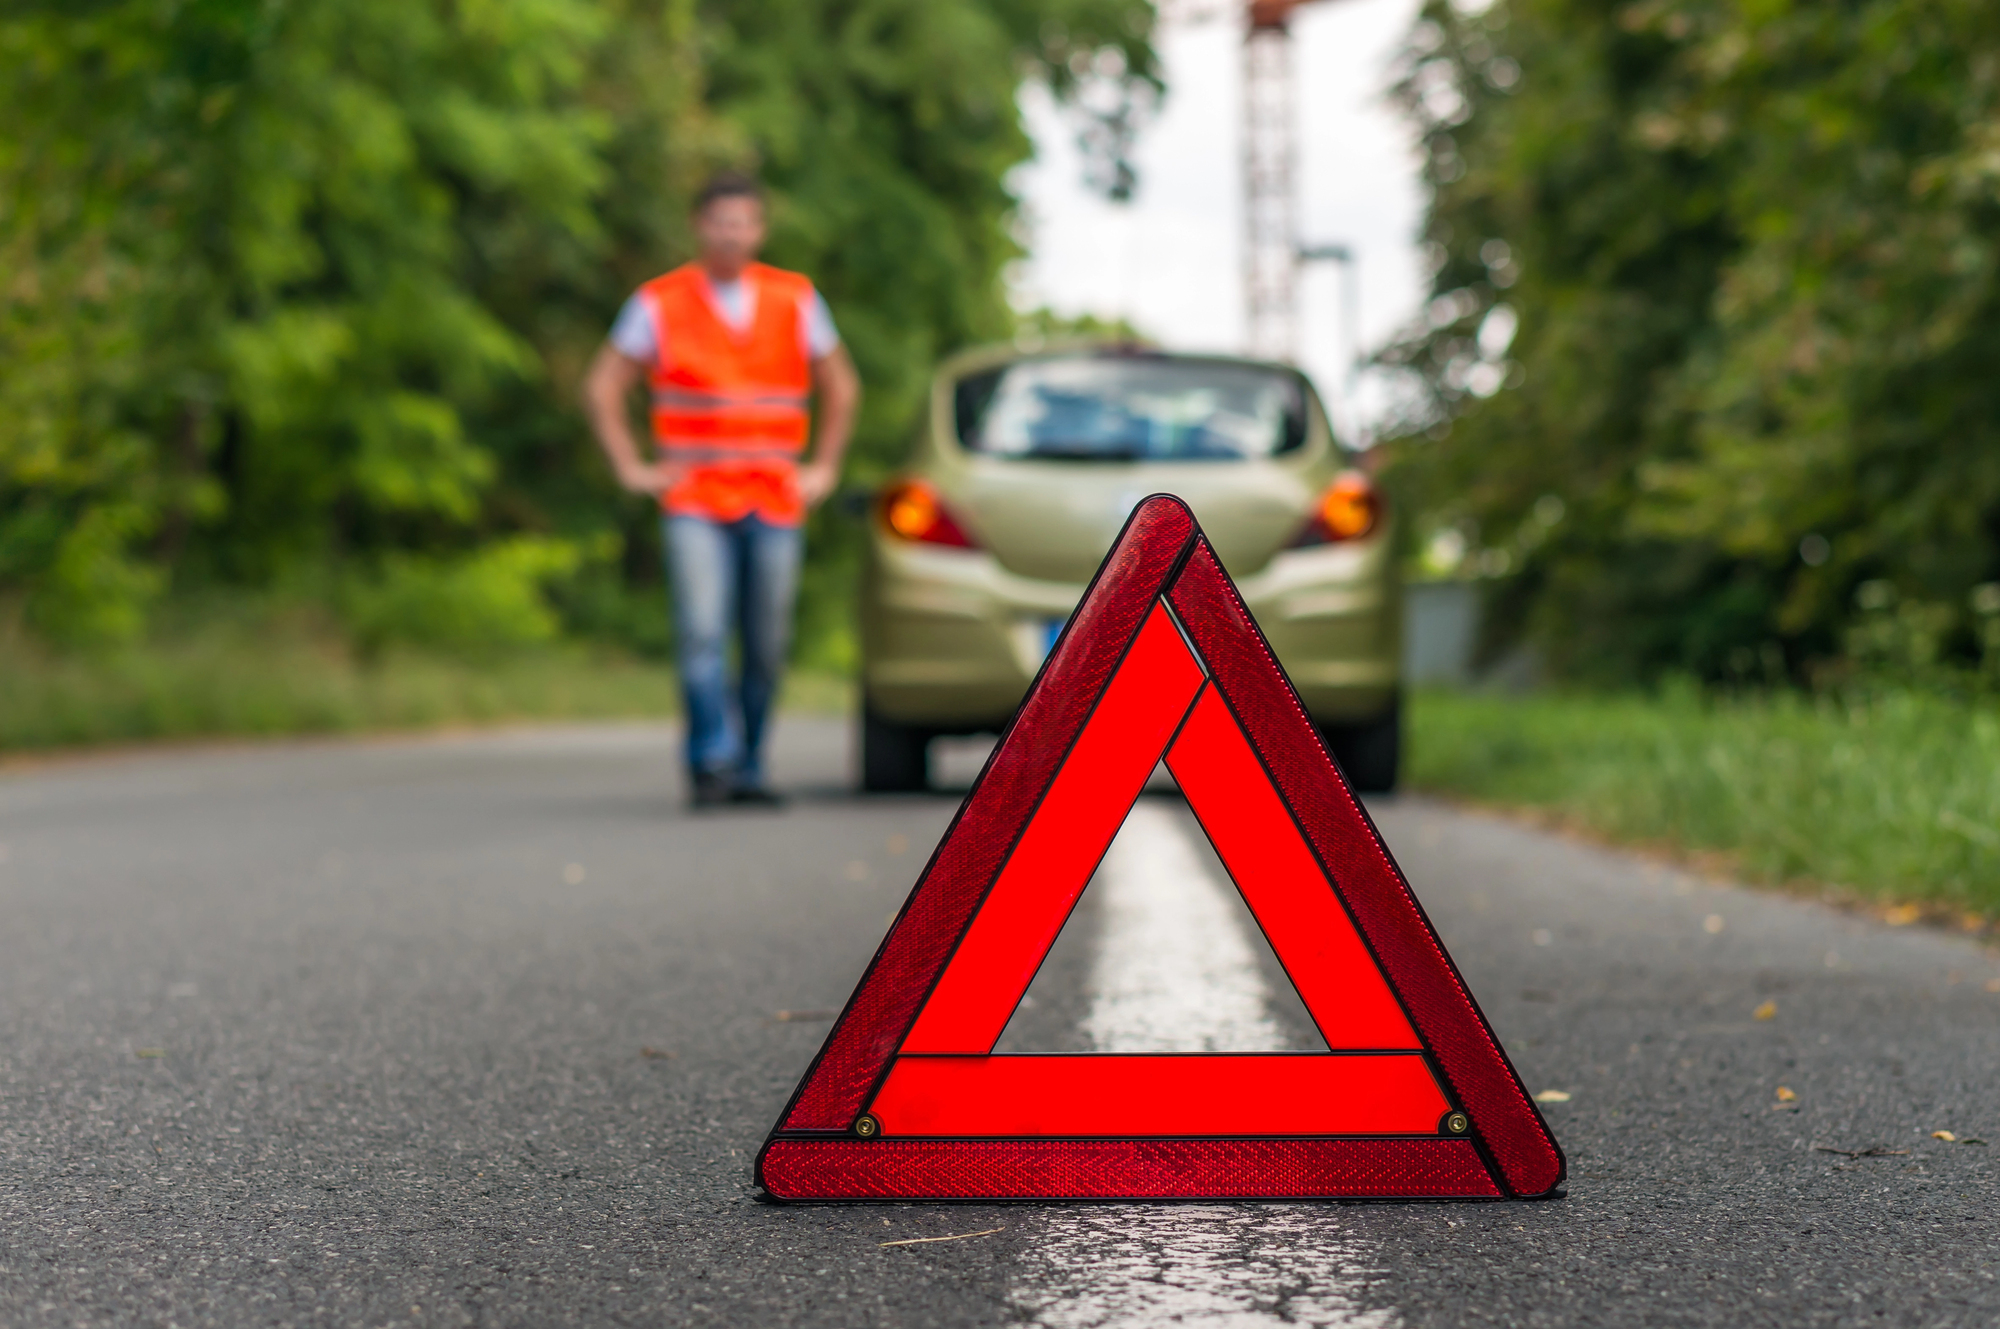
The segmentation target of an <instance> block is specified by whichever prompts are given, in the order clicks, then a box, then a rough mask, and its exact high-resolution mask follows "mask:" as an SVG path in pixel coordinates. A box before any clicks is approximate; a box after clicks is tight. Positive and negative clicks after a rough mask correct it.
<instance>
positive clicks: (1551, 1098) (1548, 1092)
mask: <svg viewBox="0 0 2000 1329" xmlns="http://www.w3.org/2000/svg"><path fill="white" fill-rule="evenodd" d="M1535 1101H1536V1102H1537V1103H1567V1102H1569V1091H1568V1090H1567V1089H1544V1090H1542V1092H1541V1093H1539V1094H1536V1095H1535Z"/></svg>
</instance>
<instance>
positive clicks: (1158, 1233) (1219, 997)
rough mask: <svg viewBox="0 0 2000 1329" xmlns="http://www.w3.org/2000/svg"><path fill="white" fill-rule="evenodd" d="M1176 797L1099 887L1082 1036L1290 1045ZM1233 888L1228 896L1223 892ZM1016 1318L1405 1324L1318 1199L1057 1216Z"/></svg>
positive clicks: (1041, 1238)
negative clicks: (1371, 1306) (1377, 1301)
mask: <svg viewBox="0 0 2000 1329" xmlns="http://www.w3.org/2000/svg"><path fill="white" fill-rule="evenodd" d="M1199 833H1200V832H1199V831H1198V830H1195V829H1194V828H1193V827H1192V826H1191V825H1190V824H1189V823H1188V821H1187V820H1186V818H1185V817H1184V816H1183V815H1182V814H1181V813H1180V811H1179V809H1178V808H1176V807H1175V806H1174V805H1172V804H1169V803H1163V802H1159V801H1156V800H1152V799H1142V800H1141V801H1140V803H1139V804H1138V806H1136V807H1134V808H1133V809H1132V815H1131V816H1130V817H1128V818H1127V819H1126V821H1125V825H1124V827H1123V828H1122V829H1120V831H1119V832H1118V837H1117V839H1116V840H1114V841H1113V842H1112V845H1111V851H1110V852H1109V853H1108V854H1106V855H1105V859H1104V865H1103V867H1102V868H1101V869H1099V872H1098V876H1097V879H1096V881H1095V882H1094V883H1093V885H1092V886H1091V890H1092V891H1094V892H1101V893H1102V898H1101V901H1100V903H1099V907H1100V908H1101V909H1102V911H1103V918H1104V927H1103V929H1102V931H1101V932H1100V934H1099V939H1098V951H1097V954H1096V956H1095V957H1094V961H1093V963H1092V966H1091V973H1090V979H1089V984H1090V986H1089V992H1090V1008H1089V1011H1088V1013H1087V1014H1086V1015H1085V1016H1084V1020H1083V1028H1084V1032H1085V1033H1086V1034H1087V1035H1088V1036H1089V1039H1090V1042H1091V1045H1092V1046H1093V1047H1095V1048H1097V1049H1098V1050H1100V1051H1104V1052H1164V1051H1191V1050H1202V1051H1213V1052H1225V1051H1227V1052H1240V1051H1267V1050H1279V1049H1284V1048H1286V1047H1287V1046H1288V1044H1287V1042H1286V1039H1285V1037H1284V1031H1283V1030H1282V1029H1281V1028H1280V1027H1279V1025H1278V1022H1277V1021H1276V1020H1275V1019H1273V1018H1272V1015H1271V1010H1270V1002H1271V992H1270V989H1269V987H1268V986H1267V985H1266V983H1265V982H1264V977H1263V974H1262V972H1261V971H1260V970H1259V969H1258V966H1257V957H1256V952H1255V950H1254V948H1253V944H1252V941H1251V938H1250V937H1249V936H1247V935H1246V934H1245V932H1244V929H1243V925H1242V923H1240V922H1239V918H1240V917H1241V916H1240V915H1239V914H1238V913H1237V911H1236V910H1235V908H1234V907H1233V906H1232V904H1231V902H1230V899H1229V896H1230V895H1233V894H1234V893H1235V887H1234V886H1232V885H1231V884H1230V883H1229V882H1228V881H1226V880H1221V879H1218V877H1217V876H1216V875H1215V874H1214V872H1213V871H1212V870H1211V868H1210V867H1209V865H1208V863H1207V861H1206V856H1205V854H1204V853H1203V852H1202V851H1201V849H1200V847H1199V846H1198V845H1197V844H1196V843H1195V842H1194V840H1193V839H1192V838H1191V837H1192V836H1194V835H1198V834H1199ZM1225 892H1226V893H1227V894H1225ZM1020 1260H1021V1263H1022V1270H1021V1274H1020V1275H1019V1276H1017V1277H1016V1279H1015V1281H1014V1286H1013V1289H1012V1302H1013V1305H1014V1309H1015V1317H1016V1318H1015V1323H1016V1324H1019V1325H1033V1326H1037V1327H1038V1329H1147V1327H1150V1326H1156V1325H1175V1326H1182V1327H1183V1329H1275V1327H1277V1326H1298V1325H1316V1326H1327V1327H1329V1329H1331V1327H1334V1326H1338V1327H1339V1329H1393V1326H1395V1325H1396V1324H1397V1323H1398V1320H1397V1317H1396V1315H1395V1313H1394V1312H1393V1311H1388V1310H1364V1309H1362V1307H1361V1305H1360V1299H1359V1295H1358V1294H1359V1292H1360V1288H1361V1285H1362V1284H1363V1282H1364V1281H1365V1280H1366V1279H1367V1277H1368V1276H1369V1275H1370V1274H1371V1273H1373V1272H1374V1265H1373V1259H1372V1256H1371V1254H1370V1251H1369V1249H1368V1247H1367V1246H1366V1245H1365V1244H1364V1243H1362V1242H1359V1241H1357V1240H1356V1239H1354V1238H1353V1237H1351V1236H1350V1235H1348V1234H1347V1233H1346V1232H1344V1231H1343V1230H1342V1229H1341V1226H1340V1217H1339V1214H1338V1212H1337V1211H1335V1210H1332V1209H1331V1208H1329V1207H1325V1206H1319V1205H1261V1204H1259V1205H1248V1204H1246V1205H1229V1204H1218V1205H1200V1206H1192V1205H1116V1206H1094V1207H1089V1208H1074V1209H1056V1210H1051V1211H1049V1213H1048V1214H1047V1216H1046V1217H1045V1219H1044V1220H1043V1221H1042V1223H1041V1224H1040V1225H1039V1227H1038V1230H1037V1231H1035V1232H1034V1233H1033V1235H1031V1236H1030V1237H1029V1238H1028V1240H1027V1242H1026V1243H1025V1246H1024V1249H1023V1251H1022V1253H1021V1256H1020Z"/></svg>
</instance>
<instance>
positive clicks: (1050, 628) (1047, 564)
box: [861, 344, 1402, 791]
mask: <svg viewBox="0 0 2000 1329" xmlns="http://www.w3.org/2000/svg"><path fill="white" fill-rule="evenodd" d="M1162 492H1164V493H1171V494H1176V495H1178V496H1180V497H1181V498H1182V499H1184V500H1185V501H1186V502H1187V504H1188V506H1189V507H1190V508H1192V509H1193V510H1194V513H1195V516H1196V517H1197V518H1198V519H1199V520H1200V522H1201V525H1202V529H1203V530H1204V531H1206V532H1207V534H1208V538H1209V540H1210V542H1211V543H1212V544H1213V545H1214V547H1215V551H1216V554H1217V555H1218V556H1219V557H1220V558H1221V560H1222V562H1223V565H1224V566H1225V567H1227V568H1228V569H1229V574H1230V576H1232V577H1234V578H1235V579H1236V584H1237V586H1238V588H1239V589H1240V590H1241V591H1242V593H1243V598H1244V600H1245V601H1246V602H1247V603H1248V604H1249V606H1250V610H1251V612H1252V613H1253V614H1255V615H1256V617H1257V621H1258V623H1259V624H1260V625H1262V627H1263V629H1264V633H1265V635H1266V636H1267V637H1269V638H1270V641H1271V645H1272V647H1273V649H1274V650H1276V652H1277V654H1278V657H1279V659H1280V660H1281V661H1282V662H1283V663H1284V666H1285V669H1286V671H1287V672H1288V673H1289V674H1290V675H1291V677H1292V682H1293V683H1294V684H1296V685H1297V687H1298V690H1299V694H1300V696H1301V697H1303V698H1304V700H1305V704H1306V708H1307V709H1308V711H1310V712H1311V714H1312V718H1313V720H1314V722H1315V723H1316V724H1317V725H1319V726H1320V729H1321V732H1322V733H1323V734H1324V735H1325V737H1326V739H1327V742H1328V746H1329V747H1330V748H1331V749H1332V751H1333V753H1334V755H1335V757H1336V758H1337V759H1338V760H1339V762H1340V764H1341V766H1342V767H1343V769H1344V770H1345V771H1346V772H1347V775H1348V778H1349V780H1350V781H1352V782H1353V783H1354V784H1355V785H1356V787H1358V788H1360V789H1363V790H1375V791H1379V790H1386V789H1390V788H1392V787H1393V786H1394V785H1395V782H1396V772H1397V762H1398V755H1399V747H1400V721H1399V704H1398V703H1399V693H1398V689H1397V668H1398V661H1399V656H1400V647H1401V640H1400V638H1401V629H1402V624H1401V618H1400V609H1401V605H1400V596H1399V594H1398V582H1397V572H1396V564H1395V560H1394V559H1393V558H1392V557H1391V549H1390V546H1391V543H1392V532H1391V529H1390V521H1391V519H1390V515H1389V513H1388V511H1387V509H1386V507H1385V505H1384V504H1383V501H1382V498H1381V496H1380V495H1379V494H1378V493H1377V491H1376V489H1375V486H1374V485H1373V484H1372V483H1371V482H1370V481H1369V479H1368V477H1367V476H1366V475H1364V474H1363V473H1362V472H1361V471H1360V470H1359V469H1358V468H1357V466H1356V458H1355V456H1354V454H1353V453H1352V452H1351V451H1350V450H1349V449H1348V448H1347V447H1345V446H1344V445H1343V444H1342V443H1341V442H1340V440H1338V439H1337V438H1336V437H1335V436H1334V433H1333V430H1332V428H1331V425H1330V423H1329V421H1328V418H1327V414H1326V411H1325V409H1324V407H1323V406H1322V405H1321V403H1320V400H1319V397H1318V395H1317V394H1316V393H1315V392H1314V391H1313V387H1312V384H1311V383H1310V382H1309V381H1308V380H1307V379H1306V377H1305V376H1304V375H1303V374H1301V373H1299V371H1298V370H1296V369H1293V368H1290V367H1289V366H1286V365H1280V364H1270V363H1264V362H1260V361H1254V360H1239V359H1231V358H1225V357H1219V356H1197V355H1170V354H1164V353H1161V352H1158V351H1154V350H1148V349H1135V348H1133V347H1129V346H1109V345H1100V344H1076V345H1067V346H1060V347H1053V348H1047V349H1042V350H1039V351H1035V352H1024V351H1021V350H1017V349H1014V348H1011V347H1009V348H1004V349H1001V348H994V349H986V350H979V351H972V352H968V353H966V354H963V355H960V356H957V357H956V358H954V359H952V360H950V361H948V362H947V363H946V364H944V365H943V366H942V367H941V368H940V369H939V370H938V373H937V375H936V378H935V380H934V382H933V385H932V389H931V399H930V411H929V417H928V420H927V422H926V424H925V427H924V428H923V429H922V431H921V435H920V437H919V439H918V441H917V444H916V447H915V450H914V453H913V455H912V456H911V458H910V461H909V464H908V466H907V467H906V468H905V470H904V471H903V473H902V474H901V475H900V476H899V477H898V478H897V479H896V480H895V481H894V482H892V483H890V484H888V485H887V486H885V487H884V488H883V489H882V491H881V492H880V493H879V494H878V495H877V497H876V501H875V504H874V513H873V520H871V522H870V524H869V525H870V538H869V543H868V557H867V564H866V570H865V573H864V575H863V579H862V590H861V647H862V666H861V678H862V714H861V782H862V787H863V788H865V789H869V790H911V789H920V788H922V787H924V786H925V785H926V784H927V783H928V780H929V746H930V742H931V740H932V739H933V738H936V737H938V736H939V735H945V734H970V733H979V732H987V731H993V732H997V731H998V730H999V729H1001V728H1002V727H1004V726H1005V725H1006V723H1007V721H1008V719H1009V717H1011V716H1012V715H1013V713H1014V710H1015V708H1016V707H1017V706H1018V705H1019V704H1020V701H1021V698H1022V696H1023V695H1024V694H1025V693H1026V691H1027V688H1028V685H1029V683H1030V682H1031V681H1033V679H1034V676H1035V673H1036V671H1037V670H1038V669H1040V667H1041V665H1042V661H1043V659H1044V658H1045V657H1046V656H1047V654H1048V651H1049V648H1050V647H1051V646H1052V645H1053V644H1054V642H1055V639H1056V635H1057V634H1058V633H1059V632H1060V631H1061V630H1062V626H1063V624H1064V622H1065V621H1066V620H1067V618H1068V616H1069V614H1070V613H1071V611H1073V610H1074V609H1075V608H1076V604H1077V601H1078V600H1079V599H1081V598H1082V596H1083V591H1084V587H1085V585H1086V583H1088V581H1089V580H1090V577H1091V575H1092V574H1093V573H1095V572H1096V571H1097V567H1098V564H1099V563H1100V562H1102V560H1103V558H1104V555H1105V552H1106V551H1107V550H1108V549H1109V548H1110V547H1111V542H1112V541H1113V540H1114V539H1115V538H1116V537H1117V535H1118V532H1119V530H1120V528H1121V527H1122V526H1123V525H1124V522H1125V519H1126V517H1127V516H1128V515H1129V514H1130V513H1131V511H1132V509H1133V507H1134V506H1136V505H1137V504H1138V502H1139V500H1140V499H1142V498H1144V497H1145V496H1146V495H1148V494H1153V493H1162Z"/></svg>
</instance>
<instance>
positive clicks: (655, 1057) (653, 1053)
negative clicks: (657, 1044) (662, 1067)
mask: <svg viewBox="0 0 2000 1329" xmlns="http://www.w3.org/2000/svg"><path fill="white" fill-rule="evenodd" d="M639 1055H640V1056H642V1057H644V1058H645V1059H646V1060H647V1061H660V1060H663V1059H671V1058H673V1057H678V1056H680V1055H681V1054H680V1053H678V1052H668V1051H666V1050H665V1049H663V1048H640V1049H639Z"/></svg>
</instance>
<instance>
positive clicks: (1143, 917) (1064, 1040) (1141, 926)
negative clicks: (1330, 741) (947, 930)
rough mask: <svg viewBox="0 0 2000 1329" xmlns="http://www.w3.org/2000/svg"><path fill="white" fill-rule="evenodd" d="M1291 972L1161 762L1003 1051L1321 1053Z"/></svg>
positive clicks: (1004, 1039) (1011, 1023) (1004, 1037)
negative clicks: (1273, 948)
mask: <svg viewBox="0 0 2000 1329" xmlns="http://www.w3.org/2000/svg"><path fill="white" fill-rule="evenodd" d="M1326 1050H1327V1049H1326V1043H1325V1040H1323V1039H1322V1038H1321V1037H1320V1036H1319V1031H1318V1030H1317V1029H1316V1028H1315V1027H1314V1025H1313V1022H1312V1017H1311V1016H1310V1015H1309V1014H1308V1013H1307V1011H1306V1007H1305V1003H1304V1002H1303V1001H1301V1000H1300V998H1299V995H1298V990H1297V988H1296V987H1294V986H1293V984H1292V980H1291V976H1290V975H1289V974H1287V973H1286V972H1285V969H1284V966H1283V965H1282V964H1280V963H1279V961H1278V957H1277V953H1276V952H1274V951H1273V950H1272V949H1271V944H1270V942H1269V941H1267V940H1266V939H1265V937H1264V933H1263V930H1262V929H1261V928H1259V927H1258V926H1257V922H1256V919H1255V917H1254V916H1253V915H1252V914H1251V912H1250V909H1249V906H1248V905H1247V904H1245V903H1244V900H1243V896H1242V893H1241V892H1240V891H1238V890H1237V888H1236V884H1235V883H1234V882H1233V881H1231V880H1230V877H1229V872H1228V869H1226V868H1225V867H1223V865H1222V860H1221V859H1220V858H1218V857H1217V856H1216V853H1215V850H1214V848H1213V847H1212V846H1211V845H1210V844H1209V842H1208V837H1207V836H1206V835H1204V834H1203V833H1202V831H1201V827H1200V824H1199V823H1198V822H1196V821H1195V819H1194V815H1193V814H1192V813H1191V812H1189V811H1188V809H1187V805H1186V803H1185V801H1184V800H1183V799H1182V798H1181V796H1180V791H1179V790H1178V789H1177V788H1176V787H1175V786H1174V784H1173V781H1172V778H1171V777H1170V776H1168V775H1167V773H1166V766H1165V764H1164V763H1162V764H1161V765H1160V766H1159V767H1157V768H1156V769H1155V770H1154V773H1153V778H1152V780H1151V781H1150V782H1149V783H1148V785H1147V787H1146V792H1145V793H1144V794H1143V795H1141V796H1140V798H1139V801H1138V802H1136V803H1134V804H1133V805H1132V811H1131V813H1130V814H1128V815H1127V817H1126V818H1125V824H1124V825H1122V826H1120V827H1119V828H1118V834H1117V836H1116V837H1114V838H1113V840H1112V842H1111V847H1110V849H1109V850H1107V851H1106V853H1105V855H1104V861H1103V862H1102V863H1100V864H1099V865H1098V868H1097V872H1096V874H1095V875H1094V876H1093V877H1091V879H1090V884H1089V885H1088V886H1087V887H1085V888H1084V891H1083V895H1082V897H1081V898H1080V899H1079V900H1078V901H1077V904H1076V908H1075V909H1074V910H1072V911H1071V913H1070V916H1069V920H1068V921H1067V922H1066V923H1064V925H1063V930H1062V932H1061V934H1060V935H1058V936H1057V938H1056V941H1055V945H1053V946H1051V947H1050V948H1049V953H1048V956H1047V957H1046V958H1045V959H1044V960H1043V961H1042V966H1041V968H1040V969H1039V970H1038V971H1037V972H1036V974H1035V977H1034V980H1033V981H1032V982H1031V983H1029V985H1028V991H1027V994H1026V995H1025V996H1023V997H1022V998H1021V1004H1020V1005H1019V1006H1018V1007H1016V1008H1015V1010H1014V1014H1013V1016H1012V1018H1011V1019H1009V1020H1008V1022H1007V1027H1006V1030H1005V1031H1004V1032H1003V1033H1002V1034H1001V1035H1000V1041H999V1042H998V1043H996V1044H995V1045H994V1047H993V1051H994V1052H995V1053H996V1054H1003V1055H1004V1054H1009V1053H1031V1052H1324V1051H1326Z"/></svg>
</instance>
